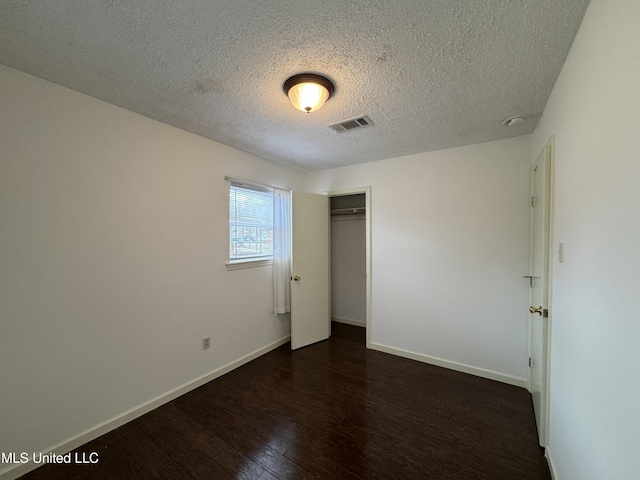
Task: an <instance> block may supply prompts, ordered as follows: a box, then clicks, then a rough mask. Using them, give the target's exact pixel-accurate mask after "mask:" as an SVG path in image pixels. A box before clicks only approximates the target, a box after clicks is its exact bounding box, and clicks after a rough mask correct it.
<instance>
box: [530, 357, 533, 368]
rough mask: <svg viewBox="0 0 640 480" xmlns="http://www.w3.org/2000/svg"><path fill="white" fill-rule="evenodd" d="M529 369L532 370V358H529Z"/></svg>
mask: <svg viewBox="0 0 640 480" xmlns="http://www.w3.org/2000/svg"><path fill="white" fill-rule="evenodd" d="M529 368H533V358H531V357H529Z"/></svg>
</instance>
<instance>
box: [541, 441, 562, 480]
mask: <svg viewBox="0 0 640 480" xmlns="http://www.w3.org/2000/svg"><path fill="white" fill-rule="evenodd" d="M544 456H545V458H546V459H547V464H548V465H549V472H550V473H551V480H560V479H559V477H558V476H557V475H556V469H555V468H554V466H553V460H552V459H551V449H550V448H549V446H548V445H547V447H546V448H545V449H544Z"/></svg>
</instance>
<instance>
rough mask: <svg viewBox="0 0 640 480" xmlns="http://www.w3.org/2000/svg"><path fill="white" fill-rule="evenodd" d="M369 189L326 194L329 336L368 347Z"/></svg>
mask: <svg viewBox="0 0 640 480" xmlns="http://www.w3.org/2000/svg"><path fill="white" fill-rule="evenodd" d="M368 190H369V189H365V190H360V191H356V192H341V193H338V192H335V193H330V194H329V197H330V198H329V201H330V210H329V211H330V216H331V217H330V231H331V253H330V255H331V335H332V336H334V337H338V338H342V339H344V340H349V341H353V342H357V343H359V344H361V345H367V346H368V344H369V338H370V336H369V335H368V334H369V333H370V332H369V331H368V327H369V302H368V292H369V282H368V278H369V275H368V272H369V268H368V266H369V242H368V238H370V237H369V231H370V227H369V225H370V224H369V221H368V216H369V215H370V212H369V211H368V203H369V202H368V200H369V199H368V198H367V196H368V195H367V193H368Z"/></svg>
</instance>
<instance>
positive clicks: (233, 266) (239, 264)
mask: <svg viewBox="0 0 640 480" xmlns="http://www.w3.org/2000/svg"><path fill="white" fill-rule="evenodd" d="M226 265H227V271H231V270H242V269H244V268H256V267H266V266H269V265H273V259H272V258H269V259H267V260H245V261H242V260H240V261H236V262H229V263H227V264H226Z"/></svg>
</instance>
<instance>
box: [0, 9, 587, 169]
mask: <svg viewBox="0 0 640 480" xmlns="http://www.w3.org/2000/svg"><path fill="white" fill-rule="evenodd" d="M587 4H588V0H478V1H471V0H350V1H344V0H324V1H319V0H260V1H257V0H190V1H184V2H176V1H174V0H138V1H135V2H125V1H118V0H102V1H98V0H93V1H87V0H75V1H73V0H49V1H45V0H39V1H24V0H3V1H2V2H1V3H0V63H3V64H5V65H7V66H9V67H13V68H16V69H18V70H22V71H24V72H27V73H30V74H33V75H36V76H38V77H41V78H44V79H47V80H50V81H53V82H55V83H58V84H60V85H64V86H66V87H69V88H71V89H73V90H76V91H79V92H82V93H85V94H88V95H91V96H94V97H97V98H100V99H102V100H105V101H107V102H109V103H112V104H115V105H119V106H121V107H124V108H126V109H128V110H131V111H134V112H137V113H140V114H143V115H146V116H148V117H151V118H154V119H156V120H159V121H161V122H165V123H168V124H170V125H174V126H176V127H178V128H182V129H184V130H188V131H190V132H193V133H196V134H199V135H202V136H204V137H208V138H211V139H213V140H217V141H219V142H222V143H225V144H228V145H231V146H234V147H237V148H239V149H241V150H245V151H247V152H250V153H253V154H256V155H259V156H261V157H263V158H267V159H270V160H274V161H277V162H281V163H285V164H288V165H291V166H296V167H298V168H301V169H303V170H305V171H311V170H320V169H324V168H331V167H336V166H342V165H351V164H356V163H362V162H368V161H372V160H379V159H383V158H391V157H396V156H400V155H407V154H411V153H417V152H424V151H430V150H436V149H440V148H447V147H453V146H461V145H467V144H471V143H477V142H483V141H489V140H496V139H500V138H506V137H511V136H516V135H522V134H525V133H530V132H532V131H533V129H534V128H535V125H536V122H537V119H538V117H539V115H540V113H541V112H542V109H543V108H544V105H545V103H546V101H547V98H548V96H549V94H550V92H551V88H552V87H553V84H554V82H555V80H556V78H557V76H558V74H559V73H560V69H561V68H562V64H563V62H564V60H565V58H566V55H567V53H568V51H569V48H570V46H571V42H572V40H573V38H574V36H575V33H576V31H577V29H578V27H579V25H580V21H581V20H582V16H583V14H584V11H585V9H586V6H587ZM301 72H317V73H322V74H324V75H326V76H327V77H329V78H330V79H332V80H333V82H334V83H335V85H336V92H335V94H334V96H333V97H332V98H331V99H329V101H328V102H327V103H326V104H325V106H324V107H323V108H322V109H321V110H319V111H318V112H314V113H311V114H305V113H302V112H299V111H298V110H295V109H294V108H293V106H292V105H291V104H290V103H289V100H288V98H287V97H286V95H285V94H284V93H283V91H282V83H283V82H284V80H286V79H287V78H288V77H289V76H291V75H293V74H296V73H301ZM361 115H368V116H369V117H370V118H371V120H372V121H373V122H374V125H373V126H368V127H364V128H359V129H356V130H352V131H347V132H343V133H336V132H334V131H333V130H331V129H330V128H328V125H330V124H332V123H336V122H339V121H342V120H347V119H351V118H353V117H357V116H361ZM513 115H525V116H526V117H527V120H526V121H525V122H524V123H523V124H521V125H518V126H515V127H510V128H507V127H505V126H503V125H502V121H503V120H504V119H505V118H508V117H510V116H513Z"/></svg>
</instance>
